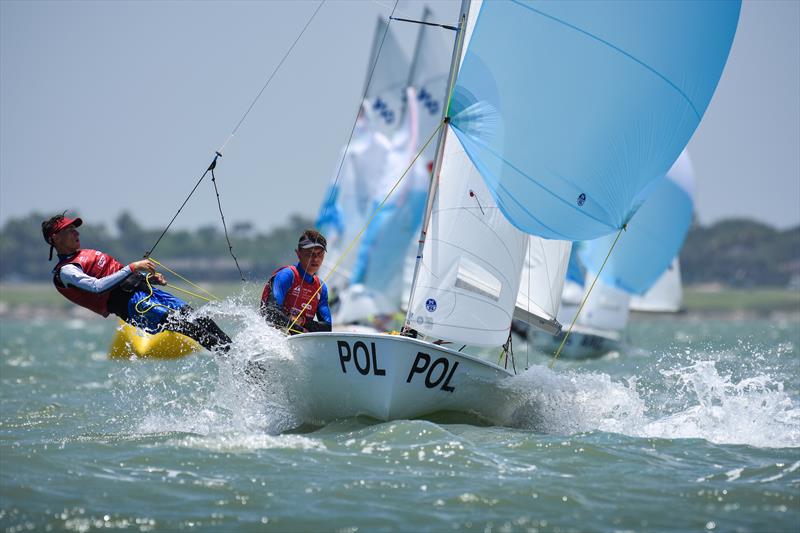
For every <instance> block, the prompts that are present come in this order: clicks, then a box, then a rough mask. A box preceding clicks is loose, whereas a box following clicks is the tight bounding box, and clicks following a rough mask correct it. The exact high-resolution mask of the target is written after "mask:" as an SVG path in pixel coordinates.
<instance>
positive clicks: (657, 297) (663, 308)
mask: <svg viewBox="0 0 800 533" xmlns="http://www.w3.org/2000/svg"><path fill="white" fill-rule="evenodd" d="M682 304H683V287H682V285H681V267H680V263H679V262H678V258H677V257H676V258H675V259H673V260H672V264H670V266H669V268H668V269H667V271H666V272H664V273H663V274H662V275H661V277H660V278H658V281H656V284H655V285H653V286H652V287H650V289H648V291H647V292H646V293H644V294H643V295H642V296H637V295H634V296H633V298H632V299H631V311H641V312H648V313H677V312H678V311H680V310H681V306H682Z"/></svg>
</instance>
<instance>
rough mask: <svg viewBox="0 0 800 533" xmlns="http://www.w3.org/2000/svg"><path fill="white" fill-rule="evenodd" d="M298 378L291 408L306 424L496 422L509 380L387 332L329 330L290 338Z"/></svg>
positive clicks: (476, 362) (463, 357) (493, 369)
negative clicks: (448, 415)
mask: <svg viewBox="0 0 800 533" xmlns="http://www.w3.org/2000/svg"><path fill="white" fill-rule="evenodd" d="M287 342H288V344H289V346H290V349H291V351H292V355H293V358H294V361H295V364H296V366H297V368H298V369H299V371H300V373H301V376H299V378H300V379H299V380H298V382H297V383H296V384H295V386H294V387H292V388H293V389H294V390H295V396H296V398H295V400H294V401H293V404H294V408H295V409H296V410H297V411H298V414H299V415H300V416H301V417H302V418H303V420H304V421H305V422H308V423H327V422H330V421H332V420H336V419H342V418H349V417H355V416H362V415H364V416H369V417H372V418H375V419H378V420H396V419H411V418H420V417H424V416H426V415H430V414H433V413H437V412H445V411H450V412H458V413H466V414H470V415H476V416H478V417H480V418H484V419H486V420H487V421H491V420H492V419H493V418H494V415H495V414H496V413H498V410H502V406H503V404H504V396H505V389H504V388H503V387H501V386H500V385H501V384H502V383H503V382H504V381H505V380H507V379H509V378H510V377H511V376H512V374H511V373H510V372H509V371H507V370H505V369H504V368H502V367H500V366H497V365H495V364H492V363H489V362H487V361H483V360H481V359H478V358H476V357H474V356H471V355H468V354H463V353H459V352H456V351H454V350H450V349H448V348H444V347H442V346H438V345H434V344H431V343H429V342H424V341H420V340H417V339H412V338H408V337H403V336H399V335H389V334H383V333H380V334H369V333H346V332H325V333H307V334H302V335H296V336H293V337H290V338H289V339H287Z"/></svg>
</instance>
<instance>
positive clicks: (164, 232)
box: [144, 152, 222, 259]
mask: <svg viewBox="0 0 800 533" xmlns="http://www.w3.org/2000/svg"><path fill="white" fill-rule="evenodd" d="M218 157H222V154H221V153H219V152H216V155H214V160H213V161H211V164H210V165H208V168H207V169H206V171H205V172H203V175H202V176H200V179H199V180H197V183H195V184H194V187H193V188H192V191H191V192H190V193H189V196H187V197H186V199H185V200H184V201H183V203H182V204H181V206H180V207H179V208H178V212H177V213H175V215H174V216H173V217H172V220H170V221H169V224H167V227H166V228H164V231H162V232H161V235H159V236H158V239H156V243H155V244H154V245H153V247H152V248H150V251H149V252H147V253H146V254H144V258H145V259H148V258H149V257H150V254H152V253H153V251H154V250H155V249H156V246H158V243H160V242H161V239H163V238H164V235H166V234H167V231H168V230H169V228H170V226H172V223H173V222H175V219H176V218H178V215H180V214H181V211H182V210H183V208H184V207H185V206H186V203H187V202H188V201H189V198H191V197H192V195H193V194H194V191H196V190H197V188H198V187H199V186H200V183H201V182H202V181H203V180H204V179H205V177H206V174H208V173H209V172H211V171H212V170H214V167H216V166H217V158H218Z"/></svg>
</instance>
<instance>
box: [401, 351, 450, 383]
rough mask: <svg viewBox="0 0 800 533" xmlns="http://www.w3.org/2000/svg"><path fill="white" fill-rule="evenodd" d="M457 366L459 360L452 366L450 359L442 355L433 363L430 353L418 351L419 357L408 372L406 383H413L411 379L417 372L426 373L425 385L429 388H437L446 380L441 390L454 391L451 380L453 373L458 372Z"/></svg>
mask: <svg viewBox="0 0 800 533" xmlns="http://www.w3.org/2000/svg"><path fill="white" fill-rule="evenodd" d="M456 368H458V361H456V362H454V363H453V366H452V367H451V366H450V360H449V359H447V357H440V358H438V359H436V360H435V361H434V362H433V363H431V356H430V355H428V354H426V353H423V352H417V357H416V359H414V363H413V364H412V365H411V371H410V372H409V373H408V378H407V379H406V383H411V380H412V379H413V378H414V376H415V375H416V374H424V375H425V386H426V387H428V388H429V389H435V388H436V387H438V386H439V383H442V381H444V383H442V387H441V390H443V391H446V392H453V391H454V390H455V387H451V386H450V380H451V379H453V374H455V373H456ZM445 376H446V377H445Z"/></svg>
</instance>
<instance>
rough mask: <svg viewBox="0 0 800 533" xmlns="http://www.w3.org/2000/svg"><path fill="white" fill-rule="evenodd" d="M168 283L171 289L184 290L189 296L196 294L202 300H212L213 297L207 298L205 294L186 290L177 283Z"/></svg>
mask: <svg viewBox="0 0 800 533" xmlns="http://www.w3.org/2000/svg"><path fill="white" fill-rule="evenodd" d="M167 285H168V286H169V288H170V289H172V290H174V291H180V292H182V293H184V294H188V295H189V296H194V297H195V298H199V299H201V300H205V301H206V302H210V301H211V298H206V297H205V296H202V295H200V294H197V293H195V292H192V291H189V290H186V289H184V288H182V287H178V286H177V285H170V284H169V283H167Z"/></svg>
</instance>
